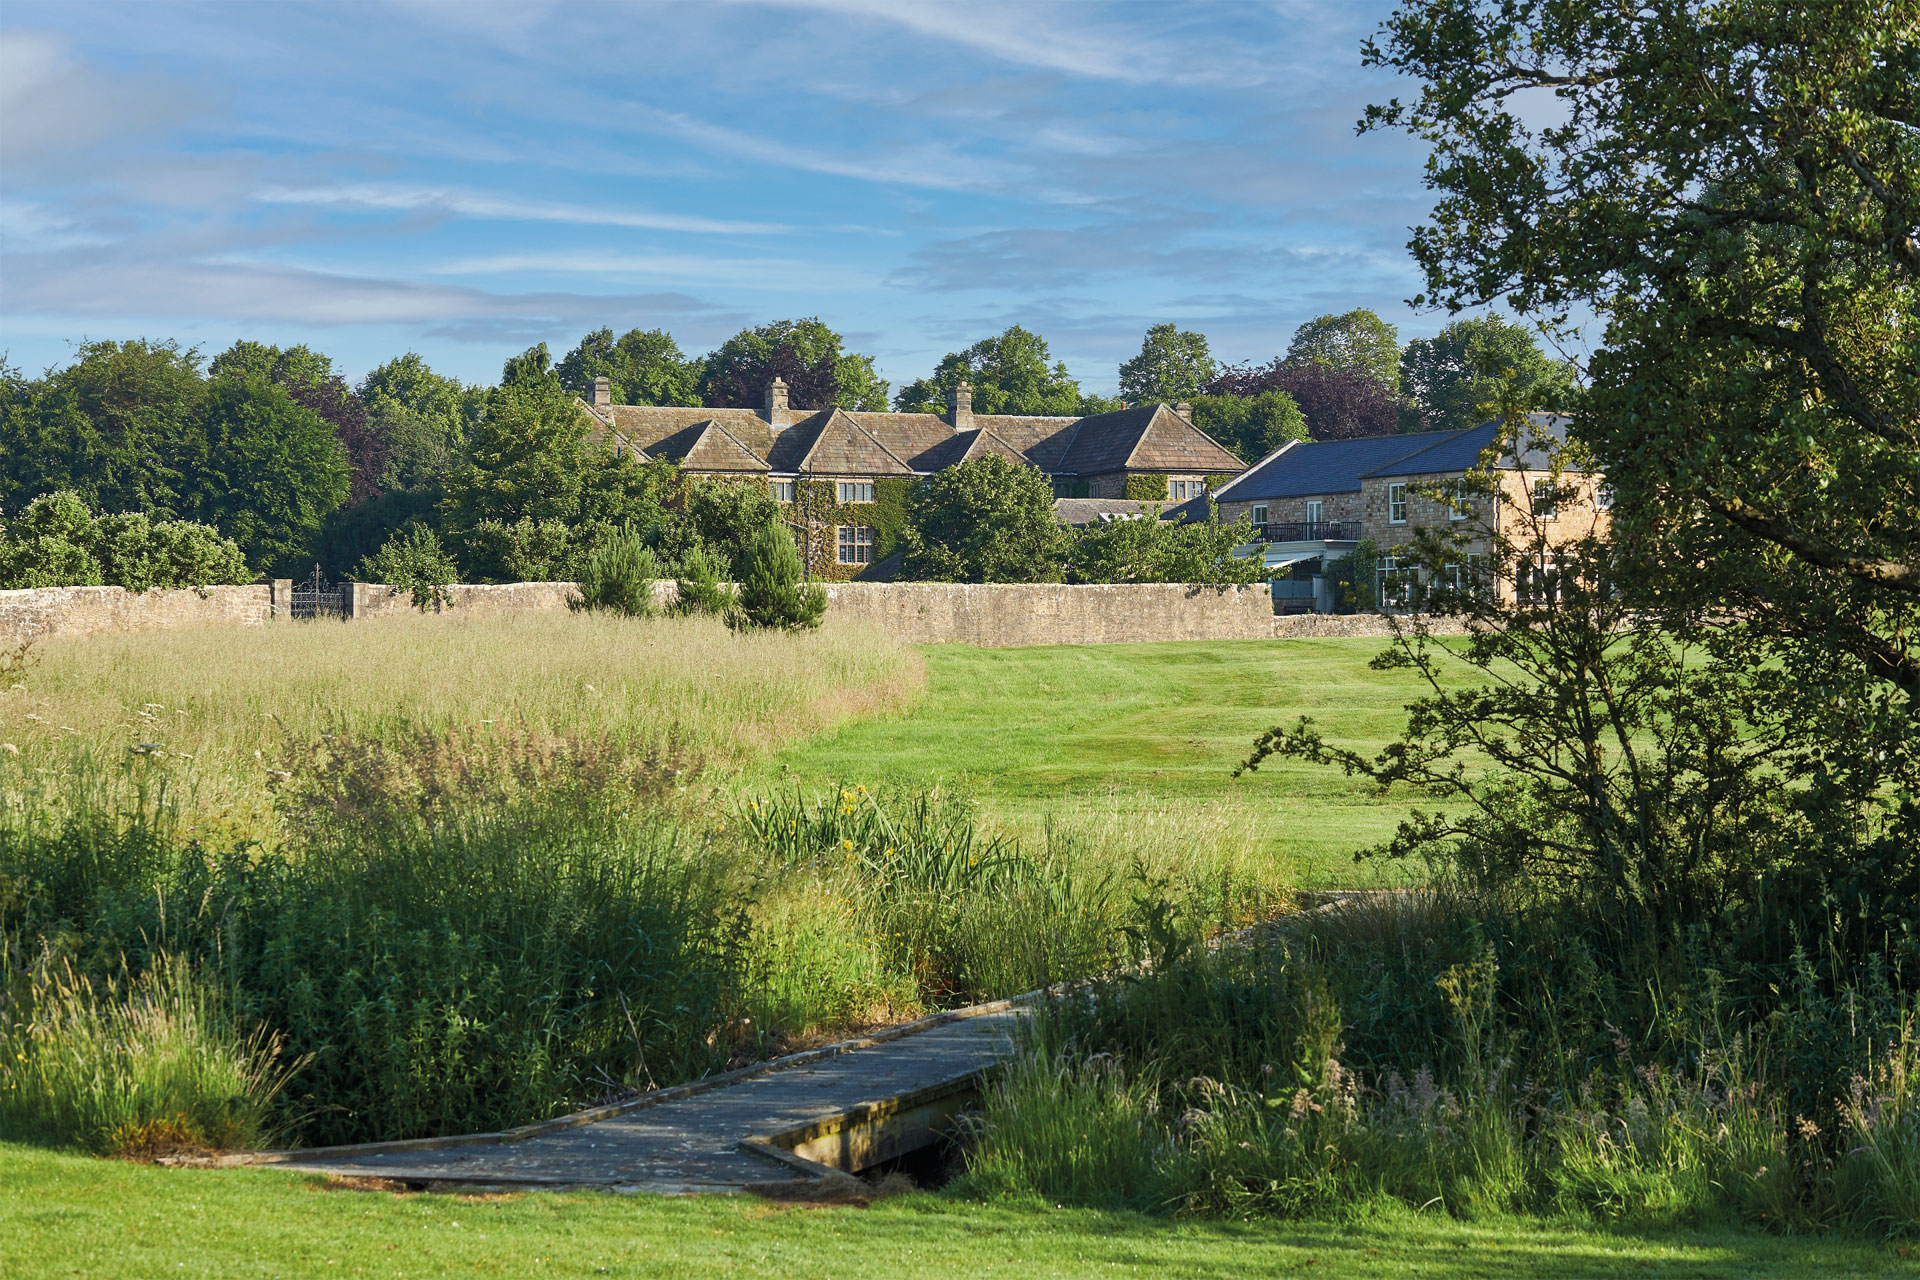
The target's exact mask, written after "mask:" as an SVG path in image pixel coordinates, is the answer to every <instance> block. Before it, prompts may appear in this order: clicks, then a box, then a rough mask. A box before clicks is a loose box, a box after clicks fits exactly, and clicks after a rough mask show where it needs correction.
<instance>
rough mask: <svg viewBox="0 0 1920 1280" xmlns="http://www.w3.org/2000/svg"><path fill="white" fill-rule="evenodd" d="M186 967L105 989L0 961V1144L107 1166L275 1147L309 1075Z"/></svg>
mask: <svg viewBox="0 0 1920 1280" xmlns="http://www.w3.org/2000/svg"><path fill="white" fill-rule="evenodd" d="M281 1050H282V1041H281V1037H280V1036H278V1035H277V1034H272V1033H269V1032H267V1031H265V1030H263V1029H260V1028H257V1027H256V1028H255V1029H253V1030H251V1031H245V1030H242V1029H241V1025H240V1020H239V1019H238V1018H237V1017H236V1016H235V1015H234V1012H233V1010H232V1008H231V1005H230V1002H229V1001H228V1000H227V999H226V998H225V997H224V994H223V993H221V992H220V991H219V990H218V989H217V988H215V987H214V985H213V984H212V983H210V982H209V981H207V980H206V979H205V978H204V977H203V976H202V975H200V974H198V973H196V972H195V971H194V969H193V967H192V966H191V965H190V964H188V963H187V961H186V960H185V959H184V958H182V957H179V956H171V955H160V956H157V957H155V958H154V960H153V962H152V963H151V964H150V965H148V966H147V967H146V968H145V969H144V970H140V971H135V970H130V969H128V968H126V967H125V966H124V965H123V966H122V967H121V968H120V970H119V972H117V973H115V974H113V975H112V976H110V977H107V978H102V979H96V978H93V977H90V976H88V975H86V974H84V973H80V972H76V971H75V969H74V967H73V965H72V964H71V963H70V962H68V961H64V960H56V959H55V958H54V957H53V956H52V955H51V954H50V953H48V952H45V951H43V952H42V953H41V954H40V955H39V956H37V957H31V958H27V959H24V960H23V959H21V958H19V957H15V956H12V955H11V954H0V1133H4V1134H5V1135H7V1136H9V1137H13V1138H37V1139H42V1140H46V1139H52V1140H54V1141H56V1142H73V1143H75V1144H77V1145H79V1146H81V1147H83V1148H84V1149H86V1150H89V1151H92V1152H94V1153H96V1154H100V1155H130V1156H153V1155H164V1154H168V1153H171V1152H175V1151H204V1150H209V1149H214V1150H218V1149H221V1148H231V1147H250V1146H261V1145H265V1144H266V1143H268V1142H269V1141H271V1140H272V1139H273V1138H274V1137H276V1136H277V1135H278V1134H279V1133H280V1132H282V1131H283V1128H284V1124H283V1122H282V1120H281V1119H280V1117H278V1116H276V1114H275V1112H274V1103H275V1100H276V1099H277V1097H278V1096H279V1094H280V1093H281V1091H282V1090H283V1089H284V1088H285V1087H286V1084H287V1081H288V1079H289V1078H290V1077H291V1076H292V1075H294V1074H295V1073H296V1072H297V1071H298V1070H299V1068H300V1067H301V1065H303V1064H302V1063H301V1062H300V1061H299V1060H292V1061H289V1060H287V1059H286V1058H285V1056H284V1055H283V1054H282V1051H281Z"/></svg>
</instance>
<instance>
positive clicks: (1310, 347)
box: [1287, 307, 1400, 394]
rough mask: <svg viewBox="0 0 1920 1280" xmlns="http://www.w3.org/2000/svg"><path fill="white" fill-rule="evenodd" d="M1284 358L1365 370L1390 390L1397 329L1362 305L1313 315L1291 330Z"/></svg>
mask: <svg viewBox="0 0 1920 1280" xmlns="http://www.w3.org/2000/svg"><path fill="white" fill-rule="evenodd" d="M1287 360H1288V361H1289V362H1290V363H1293V364H1316V365H1324V366H1326V367H1327V368H1329V369H1345V370H1349V371H1351V372H1354V373H1360V374H1365V375H1366V376H1367V377H1369V378H1372V379H1373V380H1374V381H1375V382H1377V383H1379V384H1380V385H1381V386H1382V387H1383V388H1385V389H1386V390H1387V392H1388V393H1389V394H1391V393H1392V391H1393V388H1394V386H1395V384H1396V383H1397V382H1398V380H1399V376H1400V333H1399V331H1398V330H1397V329H1395V328H1394V327H1393V326H1392V325H1390V324H1388V323H1387V322H1386V321H1385V320H1382V319H1381V318H1380V317H1379V316H1377V315H1375V314H1374V313H1373V312H1371V311H1369V310H1367V309H1366V308H1365V307H1356V308H1354V309H1353V310H1352V311H1348V312H1345V313H1344V314H1341V315H1337V316H1332V315H1328V316H1315V317H1314V318H1313V319H1311V320H1309V321H1307V322H1306V323H1305V324H1303V325H1301V326H1300V327H1299V328H1298V329H1295V330H1294V331H1293V342H1292V344H1291V345H1290V346H1288V347H1287Z"/></svg>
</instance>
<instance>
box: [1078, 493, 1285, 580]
mask: <svg viewBox="0 0 1920 1280" xmlns="http://www.w3.org/2000/svg"><path fill="white" fill-rule="evenodd" d="M1217 514H1218V513H1217V512H1215V511H1213V510H1211V507H1210V509H1209V515H1210V516H1216V517H1217ZM1159 516H1160V513H1159V511H1158V509H1157V508H1156V509H1155V510H1153V511H1151V512H1149V513H1147V514H1146V515H1144V516H1141V517H1140V518H1138V519H1133V520H1110V521H1107V522H1106V523H1104V524H1095V525H1089V526H1088V527H1087V528H1085V529H1081V530H1078V531H1077V532H1075V533H1074V534H1072V535H1071V537H1070V540H1069V542H1068V550H1067V569H1068V580H1069V581H1072V582H1191V583H1203V584H1208V585H1214V586H1224V585H1229V584H1236V583H1239V584H1247V583H1255V582H1264V581H1266V578H1267V564H1266V559H1265V557H1264V555H1262V554H1260V552H1259V551H1256V552H1255V554H1253V555H1247V556H1236V555H1235V554H1234V552H1235V550H1237V549H1238V548H1240V547H1242V546H1245V545H1247V544H1248V543H1251V542H1253V541H1254V536H1253V525H1252V523H1251V522H1250V521H1249V520H1248V519H1247V518H1246V517H1245V516H1242V517H1241V518H1240V519H1239V520H1238V521H1236V522H1235V523H1233V524H1222V523H1220V521H1219V520H1218V519H1217V518H1213V519H1207V520H1182V521H1169V520H1162V519H1160V518H1159ZM1262 550H1264V548H1262Z"/></svg>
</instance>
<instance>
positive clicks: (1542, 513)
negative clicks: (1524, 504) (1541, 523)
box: [1533, 480, 1560, 520]
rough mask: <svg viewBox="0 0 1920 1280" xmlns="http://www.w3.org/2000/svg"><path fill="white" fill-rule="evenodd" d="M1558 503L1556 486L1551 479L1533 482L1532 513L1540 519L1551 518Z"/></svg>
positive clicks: (1558, 496)
mask: <svg viewBox="0 0 1920 1280" xmlns="http://www.w3.org/2000/svg"><path fill="white" fill-rule="evenodd" d="M1559 505H1560V493H1559V489H1558V487H1557V486H1556V485H1555V484H1554V483H1553V481H1551V480H1535V481H1534V482H1533V514H1534V515H1536V516H1539V517H1540V518H1541V519H1542V520H1551V519H1553V517H1554V509H1555V508H1556V507H1558V506H1559Z"/></svg>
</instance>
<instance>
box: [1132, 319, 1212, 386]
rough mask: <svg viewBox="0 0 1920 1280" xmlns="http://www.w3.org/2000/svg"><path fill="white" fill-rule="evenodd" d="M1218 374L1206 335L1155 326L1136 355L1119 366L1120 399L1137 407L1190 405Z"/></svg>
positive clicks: (1168, 326) (1149, 331) (1170, 326)
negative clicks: (1157, 403) (1157, 401)
mask: <svg viewBox="0 0 1920 1280" xmlns="http://www.w3.org/2000/svg"><path fill="white" fill-rule="evenodd" d="M1217 372H1219V366H1218V365H1217V364H1215V363H1214V360H1213V356H1212V355H1210V354H1209V353H1208V351H1207V335H1205V334H1204V333H1192V332H1189V331H1187V330H1184V329H1177V328H1175V327H1174V326H1173V325H1171V324H1157V325H1154V326H1153V327H1152V328H1151V329H1148V330H1147V336H1146V337H1145V338H1143V339H1141V341H1140V354H1139V355H1137V356H1135V357H1134V358H1133V359H1131V360H1129V361H1127V362H1126V363H1125V364H1123V365H1121V366H1120V398H1121V399H1122V400H1127V401H1131V402H1132V403H1135V404H1139V403H1142V402H1152V401H1156V400H1160V401H1165V402H1166V403H1168V404H1181V403H1183V402H1190V401H1192V399H1193V398H1194V397H1195V396H1197V395H1199V394H1200V389H1201V388H1202V387H1204V386H1206V385H1207V383H1209V382H1211V381H1212V380H1213V375H1214V374H1215V373H1217Z"/></svg>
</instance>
